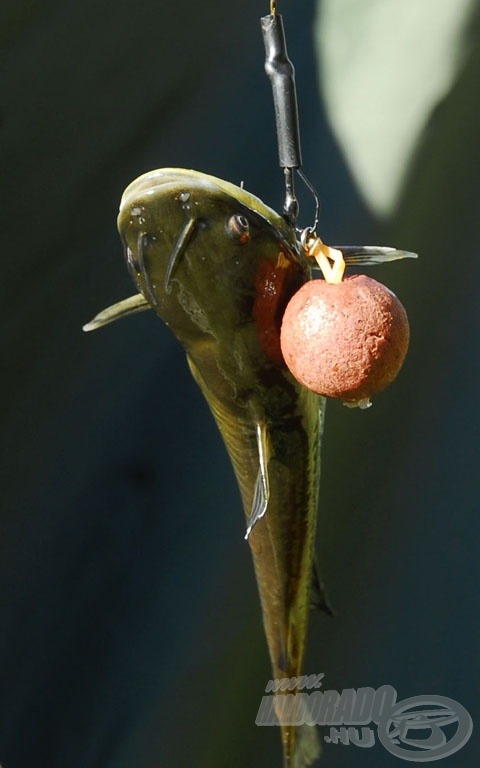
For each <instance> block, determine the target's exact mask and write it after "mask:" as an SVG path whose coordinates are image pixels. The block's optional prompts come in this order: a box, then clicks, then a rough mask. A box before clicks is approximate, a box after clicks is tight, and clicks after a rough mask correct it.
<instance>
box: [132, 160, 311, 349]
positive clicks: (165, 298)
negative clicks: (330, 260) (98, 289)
mask: <svg viewBox="0 0 480 768" xmlns="http://www.w3.org/2000/svg"><path fill="white" fill-rule="evenodd" d="M118 228H119V232H120V235H121V238H122V241H123V244H124V248H125V255H126V260H127V265H128V269H129V271H130V274H131V276H132V278H133V280H134V282H135V284H136V285H137V287H138V289H139V290H140V292H141V293H142V294H143V296H144V297H145V299H146V301H147V302H148V303H149V304H150V306H151V307H152V308H153V309H154V310H155V311H156V312H157V314H158V315H159V316H160V317H161V318H162V319H163V320H164V321H165V322H166V323H167V324H168V325H169V326H170V328H171V329H172V331H173V332H174V333H175V335H176V336H177V337H178V339H179V340H180V341H181V342H182V343H183V345H184V346H185V347H186V348H187V350H189V349H190V348H191V347H192V345H195V344H197V343H198V342H199V341H201V340H202V339H204V340H210V341H214V342H218V343H219V344H221V345H225V344H229V343H230V344H233V343H234V341H235V338H236V336H238V333H239V332H243V336H244V338H245V331H246V330H248V329H249V333H250V336H251V337H252V343H253V344H254V343H257V346H258V347H259V349H261V350H263V353H264V354H266V355H267V356H269V357H270V358H271V359H272V360H274V361H275V360H276V362H277V363H278V364H281V362H282V358H281V352H280V345H279V332H280V324H281V318H282V315H283V311H284V309H285V306H286V304H287V303H288V300H289V299H290V297H291V296H292V295H293V293H294V292H295V291H296V290H298V288H299V287H300V285H302V284H303V283H304V282H305V281H306V280H307V279H308V278H309V276H310V268H309V266H308V264H307V261H306V259H305V257H304V256H303V255H302V251H301V248H300V246H299V244H298V241H297V237H296V234H295V231H294V229H293V228H292V227H291V226H290V225H289V224H288V223H287V222H286V221H285V220H284V219H283V218H282V217H281V216H280V215H279V214H277V213H276V212H275V211H273V210H272V209H270V208H269V207H267V206H266V205H265V204H264V203H262V202H261V200H259V199H258V198H257V197H255V196H254V195H252V194H250V193H248V192H247V191H246V190H244V189H242V188H240V187H237V186H235V185H234V184H231V183H229V182H226V181H223V180H221V179H217V178H215V177H213V176H208V175H206V174H203V173H199V172H197V171H190V170H184V169H177V168H164V169H160V170H156V171H152V172H149V173H146V174H144V175H143V176H140V177H139V178H137V179H136V180H135V181H133V182H132V183H131V184H130V185H129V186H128V187H127V189H126V190H125V192H124V194H123V197H122V201H121V205H120V213H119V216H118ZM246 335H247V336H248V333H247V334H246ZM255 336H256V342H255V341H254V337H255Z"/></svg>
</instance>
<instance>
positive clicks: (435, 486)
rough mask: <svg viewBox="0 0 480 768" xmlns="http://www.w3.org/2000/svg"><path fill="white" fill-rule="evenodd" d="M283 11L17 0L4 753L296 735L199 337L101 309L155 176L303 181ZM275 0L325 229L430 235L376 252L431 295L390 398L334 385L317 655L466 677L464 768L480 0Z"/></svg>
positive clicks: (7, 75) (181, 756) (6, 267)
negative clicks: (131, 209)
mask: <svg viewBox="0 0 480 768" xmlns="http://www.w3.org/2000/svg"><path fill="white" fill-rule="evenodd" d="M339 6H343V8H342V9H340V10H339ZM415 8H416V10H415ZM268 10H269V8H268V3H267V1H266V0H265V2H263V1H262V2H259V1H254V0H243V2H242V3H230V2H221V1H220V0H209V2H207V3H197V2H193V0H176V2H172V1H171V2H165V0H164V2H161V1H160V2H158V0H157V1H156V2H153V0H143V2H138V3H132V2H131V0H129V2H126V0H117V1H116V2H115V3H113V2H107V0H95V2H93V0H84V1H83V2H81V3H75V2H72V0H42V1H40V0H15V2H14V1H13V0H3V3H2V7H1V9H0V40H1V47H2V55H1V64H0V101H1V103H0V119H1V124H0V132H1V133H0V136H1V143H0V152H1V160H0V196H1V201H0V211H1V220H2V248H1V255H0V258H1V273H2V281H1V288H0V289H1V294H2V299H1V306H0V311H1V321H2V325H1V327H2V333H1V339H2V347H3V349H2V362H3V366H2V369H3V372H2V418H1V425H2V426H1V435H2V459H1V481H2V492H1V496H2V509H1V516H0V525H1V531H0V762H1V763H2V765H3V766H4V768H30V766H32V765H36V766H48V768H80V767H81V768H110V767H112V768H126V767H127V766H129V767H130V766H135V768H160V767H161V768H164V767H165V768H171V767H174V768H177V767H180V768H183V766H185V767H186V766H192V765H194V766H196V767H197V768H203V767H205V768H207V767H208V768H219V767H221V768H224V767H226V768H230V767H231V768H243V767H244V766H262V768H263V766H266V765H271V766H279V765H280V740H279V736H278V733H277V732H276V731H275V730H274V729H268V728H257V727H256V726H255V724H254V721H255V716H256V713H257V710H258V706H259V703H260V699H261V696H262V694H263V691H264V687H265V685H266V683H267V681H268V679H269V677H270V668H269V663H268V656H267V651H266V645H265V641H264V637H263V629H262V623H261V615H260V608H259V605H258V601H257V593H256V586H255V582H254V578H253V572H252V566H251V562H250V555H249V550H248V546H247V545H246V544H245V542H244V541H243V533H244V519H243V513H242V510H241V505H240V500H239V495H238V491H237V488H236V485H235V482H234V479H233V473H232V470H231V468H230V465H229V463H228V460H227V457H226V455H225V452H224V449H223V446H222V444H221V441H220V438H219V436H218V434H217V432H216V429H215V427H214V424H213V422H212V420H211V417H210V414H209V412H208V410H207V407H206V405H205V403H204V402H203V400H202V398H201V396H200V393H199V392H198V391H197V389H196V387H195V385H194V383H193V381H192V379H191V377H190V375H189V372H188V370H187V367H186V364H185V361H184V357H183V353H182V350H181V349H180V347H179V346H178V344H177V343H176V342H175V339H174V338H173V336H172V335H171V334H170V333H169V331H168V330H167V329H166V328H165V327H164V326H163V325H162V324H161V323H160V322H159V320H158V319H157V318H156V317H155V316H153V315H152V314H150V313H145V314H143V315H137V316H135V317H133V318H131V319H129V320H128V321H127V320H125V321H123V322H119V323H117V324H114V325H112V326H110V327H108V328H106V329H103V330H101V331H98V332H96V333H95V334H90V335H85V334H83V333H82V331H81V327H82V325H83V324H84V323H85V322H86V321H87V320H89V319H90V318H91V317H92V316H93V315H94V314H95V313H96V312H97V311H99V310H100V309H102V308H103V307H104V306H107V305H108V304H111V303H113V302H115V301H118V300H120V299H121V298H124V297H125V296H127V295H130V294H131V293H132V292H133V290H132V285H131V283H130V280H129V277H128V275H127V272H126V268H125V265H124V262H123V255H122V248H121V244H120V241H119V238H118V235H117V231H116V214H117V210H118V204H119V201H120V197H121V194H122V191H123V189H124V188H125V186H126V185H127V184H128V183H129V182H130V181H131V180H132V179H133V178H135V177H136V176H138V175H139V174H141V173H143V172H145V171H147V170H150V169H152V168H157V167H162V166H180V167H186V168H196V169H198V170H202V171H204V172H207V173H211V174H214V175H218V176H221V177H222V178H225V179H228V180H230V181H233V182H236V183H239V182H240V181H242V180H243V181H244V182H245V186H246V188H247V189H248V190H249V191H251V192H254V193H255V194H257V195H258V196H259V197H261V198H262V199H264V201H265V202H267V203H268V204H269V205H271V206H273V207H275V208H279V207H280V206H281V203H282V197H283V190H282V175H281V172H280V170H279V169H278V166H277V154H276V139H275V132H274V131H275V129H274V121H273V107H272V103H271V92H270V85H269V83H268V80H267V78H266V77H265V75H264V72H263V59H264V51H263V43H262V39H261V34H260V28H259V17H260V16H261V15H265V14H266V13H268ZM279 10H280V11H281V12H283V13H284V18H285V23H286V28H287V39H288V46H289V53H290V57H291V58H292V60H293V61H294V63H295V66H296V73H297V87H298V96H299V102H300V110H301V118H302V125H301V128H302V140H303V141H302V143H303V159H304V166H305V170H306V172H307V174H308V175H309V177H310V178H311V179H312V180H313V181H314V182H315V184H316V185H317V187H318V189H319V191H320V194H321V197H322V202H323V213H322V220H321V225H320V232H321V234H322V237H323V239H324V240H325V241H326V242H331V243H346V242H351V243H352V242H361V243H374V242H380V243H382V244H391V245H396V246H398V247H403V248H406V249H409V250H413V251H417V252H418V253H419V254H420V255H421V258H420V259H419V260H418V262H416V263H415V262H400V263H397V264H394V265H387V266H384V267H382V268H379V269H377V270H376V271H375V272H373V271H371V272H370V274H372V276H374V277H376V278H377V279H379V280H382V281H383V282H386V283H387V284H388V285H389V287H390V288H392V290H394V291H395V292H396V293H397V295H399V296H400V298H401V299H402V301H403V303H404V304H405V306H406V308H407V311H408V313H409V316H410V321H411V332H412V340H411V348H410V352H409V355H408V358H407V361H406V363H405V366H404V369H403V371H402V373H401V375H400V377H399V379H398V380H397V382H396V383H395V384H394V385H393V386H392V387H391V388H390V389H389V390H387V391H386V392H385V393H383V394H381V395H380V396H378V398H376V399H375V402H374V406H373V408H371V409H370V410H368V411H366V412H363V411H362V412H357V411H349V410H347V409H345V408H343V407H342V406H341V405H340V404H338V403H336V402H332V403H330V404H329V407H328V413H327V422H326V432H325V436H324V443H323V449H322V450H323V477H322V489H321V506H320V511H319V537H318V538H319V542H318V549H319V552H320V561H321V564H322V571H323V575H324V578H325V581H326V583H327V586H328V591H329V594H330V598H331V601H332V602H333V604H334V606H335V608H336V611H337V616H336V618H334V619H330V618H328V617H326V616H323V615H321V616H316V615H314V616H312V620H311V632H310V639H309V650H308V660H307V665H306V671H307V672H308V673H319V672H325V675H326V677H325V680H324V688H334V689H336V690H341V689H342V688H357V687H361V686H371V687H374V688H376V687H379V686H380V685H383V684H390V685H393V686H394V687H395V688H396V690H397V691H398V698H399V699H404V698H407V697H410V696H414V695H426V694H440V695H443V696H448V697H450V698H453V699H456V700H458V701H459V702H460V703H461V704H463V706H464V707H466V708H467V709H468V711H469V712H470V714H471V715H472V717H473V720H474V732H473V736H472V738H471V739H470V741H469V743H468V744H467V745H466V746H465V747H464V748H463V749H462V750H461V751H460V752H458V753H456V754H455V755H453V756H452V757H449V758H446V759H445V764H447V763H448V765H451V766H455V768H466V767H467V766H471V765H473V764H475V763H476V760H478V756H479V749H478V735H477V733H476V730H475V723H476V718H477V717H478V713H479V706H478V690H479V682H480V681H479V664H478V639H479V638H478V635H479V619H478V600H477V593H478V567H477V565H478V559H479V549H478V532H479V524H478V513H479V511H480V509H479V506H480V504H479V492H478V483H479V480H478V476H479V468H478V457H479V450H478V441H479V420H478V415H477V414H478V403H477V399H478V389H479V384H480V377H479V367H480V364H479V344H478V334H479V331H480V327H479V323H478V298H477V295H478V286H479V278H480V275H479V267H480V260H479V253H480V235H479V226H478V224H479V218H480V217H479V202H478V201H479V199H480V142H479V138H478V137H479V135H480V125H479V123H480V110H479V108H478V101H479V98H478V88H479V85H478V83H479V76H480V37H479V25H478V3H477V2H472V1H471V0H470V2H467V1H466V0H461V1H460V0H453V2H452V0H449V1H448V2H445V3H442V4H440V3H438V2H436V3H432V2H430V0H428V2H426V0H425V2H424V3H421V4H419V3H413V4H412V2H411V0H408V2H407V1H405V2H400V0H389V2H385V1H383V2H378V0H363V2H359V0H353V1H352V0H348V2H347V0H345V2H344V3H340V4H338V3H337V4H336V6H335V2H334V0H324V2H320V3H319V4H318V7H317V6H316V4H315V3H314V2H313V1H311V0H307V1H306V2H304V3H294V2H292V0H290V2H289V1H288V0H285V2H279ZM452 11H453V12H454V13H453V15H452V13H451V12H452ZM448 14H450V16H449V15H448ZM445 17H446V18H445ZM450 33H451V34H450ZM335 35H337V37H335ZM335 40H337V41H340V43H339V44H338V45H333V46H332V45H330V43H332V41H333V42H335ZM379 40H383V41H384V42H385V45H384V49H383V50H380V51H378V50H377V46H376V42H378V41H379ZM342 41H343V44H342ZM400 44H402V45H403V46H404V49H405V50H403V52H402V50H401V49H400V54H402V55H399V45H400ZM389 50H390V51H391V55H389V53H388V51H389ZM430 50H432V51H433V53H435V51H436V54H435V55H433V53H432V57H431V58H429V52H430ZM419 54H424V59H423V64H422V65H420V64H419V63H418V61H417V58H416V57H417V56H418V55H419ZM376 57H377V58H376ZM378 57H380V58H378ZM442 62H443V64H445V62H446V66H447V69H448V71H447V72H446V74H445V76H444V77H443V80H442V82H441V84H440V86H439V88H438V89H437V90H436V91H435V89H433V92H431V91H430V92H429V85H430V84H431V82H433V81H434V80H435V77H436V76H437V75H438V73H439V71H440V70H439V69H438V67H439V66H440V64H441V63H442ZM366 64H369V65H370V70H369V71H368V67H364V69H362V66H363V65H366ZM417 67H418V69H416V68H417ZM352 73H355V75H356V76H355V77H349V76H350V75H352ZM379 83H383V84H384V85H385V88H384V90H383V91H382V90H381V89H380V91H378V88H377V86H378V84H379ZM349 87H350V88H351V89H353V90H351V92H349ZM382 93H383V94H385V97H383V96H382ZM379 94H380V95H379ZM387 97H388V98H387ZM350 104H351V110H350ZM412 105H416V107H415V108H416V109H417V112H416V115H417V117H416V119H412V120H411V121H410V123H409V122H408V119H407V118H408V115H409V107H410V106H412ZM404 118H406V122H407V123H408V125H407V127H406V128H405V133H403V132H402V130H403V129H402V126H403V122H402V121H403V119H404ZM356 126H358V131H357V130H356ZM369 126H370V128H369ZM397 128H399V130H398V131H397ZM407 129H408V130H407ZM407 134H408V135H407ZM372 136H373V137H374V139H375V141H374V142H373V150H372V147H371V146H370V149H369V152H370V154H369V153H368V152H367V153H366V155H362V152H363V151H364V150H363V148H364V147H365V146H366V144H365V143H364V138H365V137H366V139H365V141H367V140H368V137H370V138H371V137H372ZM377 136H379V137H380V138H378V140H377V138H375V137H377ZM405 136H406V138H405ZM357 138H358V141H357ZM380 139H381V141H380ZM402 142H403V143H402ZM376 146H378V153H377V152H376ZM362 157H363V160H362ZM365 157H366V158H367V160H368V162H367V161H365ZM359 158H360V159H359ZM390 161H392V162H390ZM362 163H363V165H362ZM365 168H367V171H365V170H364V169H365ZM395 168H396V170H395ZM362 169H363V170H362ZM370 169H371V176H372V178H371V179H370V176H369V173H370ZM395 174H396V175H395ZM383 178H385V195H384V196H383V195H382V184H383ZM311 218H312V203H311V200H310V199H309V198H308V197H305V198H302V223H303V224H305V225H307V224H309V223H310V222H311ZM397 764H398V758H395V757H393V756H392V755H390V754H388V753H387V752H386V751H385V750H384V748H383V747H381V746H380V745H379V744H377V745H376V746H375V747H374V748H373V749H369V750H361V749H358V748H355V747H345V746H341V745H337V746H335V745H326V746H325V753H324V760H323V765H325V767H326V768H328V767H330V768H340V766H341V768H349V767H350V766H355V767H356V768H357V766H372V767H373V768H376V767H377V766H394V765H397Z"/></svg>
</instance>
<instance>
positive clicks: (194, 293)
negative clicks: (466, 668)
mask: <svg viewBox="0 0 480 768" xmlns="http://www.w3.org/2000/svg"><path fill="white" fill-rule="evenodd" d="M118 227H119V231H120V235H121V238H122V241H123V243H124V246H125V253H126V258H127V264H128V268H129V271H130V273H131V275H132V278H133V280H134V282H135V284H136V286H137V288H138V289H139V291H140V292H141V294H142V295H143V297H144V300H142V299H140V304H145V305H147V304H148V305H149V306H151V307H152V308H153V309H154V310H155V312H156V313H157V314H158V315H159V317H161V318H162V319H163V320H164V321H165V322H166V323H167V325H168V326H169V327H170V328H171V330H172V331H173V333H174V334H175V335H176V337H177V338H178V340H179V341H180V342H181V344H182V345H183V347H184V348H185V351H186V354H187V359H188V363H189V366H190V369H191V371H192V374H193V376H194V378H195V380H196V382H197V384H198V385H199V387H200V389H201V391H202V392H203V394H204V396H205V398H206V400H207V402H208V405H209V407H210V409H211V412H212V414H213V416H214V418H215V421H216V423H217V425H218V428H219V430H220V432H221V434H222V437H223V440H224V442H225V445H226V448H227V451H228V453H229V456H230V459H231V462H232V465H233V468H234V471H235V474H236V478H237V481H238V485H239V489H240V493H241V497H242V502H243V507H244V510H245V515H246V522H247V530H248V531H249V536H248V544H249V546H250V549H251V552H252V555H253V562H254V567H255V573H256V579H257V583H258V589H259V593H260V601H261V606H262V613H263V622H264V627H265V633H266V637H267V642H268V648H269V653H270V658H271V664H272V671H273V677H274V678H286V677H287V678H291V677H299V676H300V675H301V674H302V667H303V660H304V654H305V646H306V635H307V627H308V614H309V605H310V590H311V582H312V571H313V568H314V538H315V525H316V517H317V502H318V481H319V445H320V437H321V431H322V423H323V415H324V409H325V403H324V400H323V399H322V398H319V397H318V396H317V395H315V394H314V393H312V392H310V391H308V390H306V389H305V388H304V387H302V386H301V385H300V384H298V383H297V382H296V381H295V379H294V378H293V377H292V375H291V374H290V373H289V371H288V369H287V368H286V366H285V364H284V362H283V358H282V356H281V352H280V344H279V336H280V324H281V318H282V315H283V311H284V309H285V307H286V304H287V303H288V301H289V299H290V298H291V296H292V295H293V293H295V292H296V291H297V290H298V288H299V287H300V286H301V285H302V284H303V283H304V282H305V281H306V280H308V279H310V267H309V265H308V263H307V261H306V260H305V258H304V256H303V255H302V252H301V249H300V248H299V245H298V242H297V238H296V235H295V232H294V230H293V228H292V227H291V226H289V225H288V224H287V223H286V221H285V220H284V219H283V218H282V217H281V216H279V215H278V214H276V213H275V212H274V211H273V210H271V209H270V208H268V207H267V206H265V205H264V204H263V203H262V202H261V201H260V200H259V199H258V198H256V197H254V196H253V195H251V194H249V193H248V192H246V191H245V190H244V189H241V188H239V187H236V186H234V185H233V184H230V183H228V182H225V181H222V180H220V179H216V178H214V177H211V176H207V175H205V174H201V173H198V172H195V171H187V170H182V169H162V170H158V171H153V172H151V173H147V174H145V175H143V176H141V177H139V178H138V179H136V180H135V181H134V182H133V183H132V184H130V186H129V187H127V189H126V190H125V193H124V195H123V198H122V202H121V207H120V214H119V217H118ZM138 303H139V302H137V304H138ZM139 308H141V307H138V306H137V308H136V309H133V310H132V311H138V309H139ZM303 728H304V730H305V728H307V730H308V731H309V732H310V733H309V734H307V735H306V736H305V734H304V733H303V734H302V735H300V730H299V728H297V727H293V726H282V727H281V731H282V742H283V751H284V764H285V766H288V768H302V766H304V765H308V764H310V762H311V761H312V758H313V756H314V755H315V753H316V749H317V748H316V744H315V738H316V737H315V735H314V729H313V728H308V726H304V727H303ZM308 753H310V754H308Z"/></svg>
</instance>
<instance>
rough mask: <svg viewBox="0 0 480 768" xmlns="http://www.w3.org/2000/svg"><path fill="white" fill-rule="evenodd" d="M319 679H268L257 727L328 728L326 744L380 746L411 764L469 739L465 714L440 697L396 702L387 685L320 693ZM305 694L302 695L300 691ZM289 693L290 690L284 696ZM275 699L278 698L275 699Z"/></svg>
mask: <svg viewBox="0 0 480 768" xmlns="http://www.w3.org/2000/svg"><path fill="white" fill-rule="evenodd" d="M323 677H324V674H323V673H322V674H320V675H309V676H306V675H304V676H303V677H298V678H284V679H282V680H270V681H269V683H268V685H267V687H266V689H265V692H266V693H270V694H272V692H273V694H272V695H269V696H264V697H263V698H262V701H261V704H260V707H259V710H258V713H257V717H256V720H255V722H256V724H257V725H281V724H282V725H297V726H298V725H303V724H306V725H312V726H313V725H323V726H330V731H329V733H328V735H326V736H324V741H325V742H326V743H327V744H343V745H345V746H349V745H353V746H357V747H362V748H368V747H373V746H374V744H375V730H374V728H372V727H371V726H372V724H373V725H376V726H377V728H376V733H377V738H378V741H379V742H380V744H382V746H383V747H385V749H386V750H387V751H388V752H390V753H391V754H392V755H394V756H395V757H398V758H400V759H401V760H409V761H410V762H416V763H427V762H431V761H433V760H440V759H441V758H442V757H448V756H449V755H453V754H454V753H455V752H458V750H459V749H461V748H462V747H463V746H464V745H465V744H466V743H467V741H468V740H469V738H470V736H471V735H472V730H473V724H472V718H471V717H470V715H469V713H468V712H467V710H466V709H465V707H463V706H462V705H461V704H459V703H458V701H454V700H453V699H449V698H447V697H446V696H412V697H410V698H409V699H404V700H403V701H397V692H396V690H395V688H393V687H392V686H391V685H383V686H381V687H380V688H378V689H377V690H375V689H374V688H358V689H357V690H355V689H354V688H347V689H345V690H343V691H342V693H339V692H338V691H333V690H330V691H320V690H318V689H319V688H320V687H321V685H322V679H323ZM304 689H306V690H310V691H312V689H315V690H313V691H312V692H310V693H303V690H304ZM290 691H295V692H294V693H290ZM279 694H281V695H279Z"/></svg>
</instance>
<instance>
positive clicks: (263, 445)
mask: <svg viewBox="0 0 480 768" xmlns="http://www.w3.org/2000/svg"><path fill="white" fill-rule="evenodd" d="M256 434H257V448H258V474H257V479H256V481H255V492H254V494H253V502H252V509H251V512H250V517H249V520H248V526H247V532H246V534H245V538H246V539H248V537H249V536H250V534H251V532H252V529H253V526H254V525H255V523H257V522H258V521H259V520H260V519H261V518H262V517H263V516H264V514H265V512H266V511H267V507H268V500H269V498H270V488H269V483H268V457H267V433H266V429H265V425H264V424H258V423H257V425H256Z"/></svg>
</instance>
